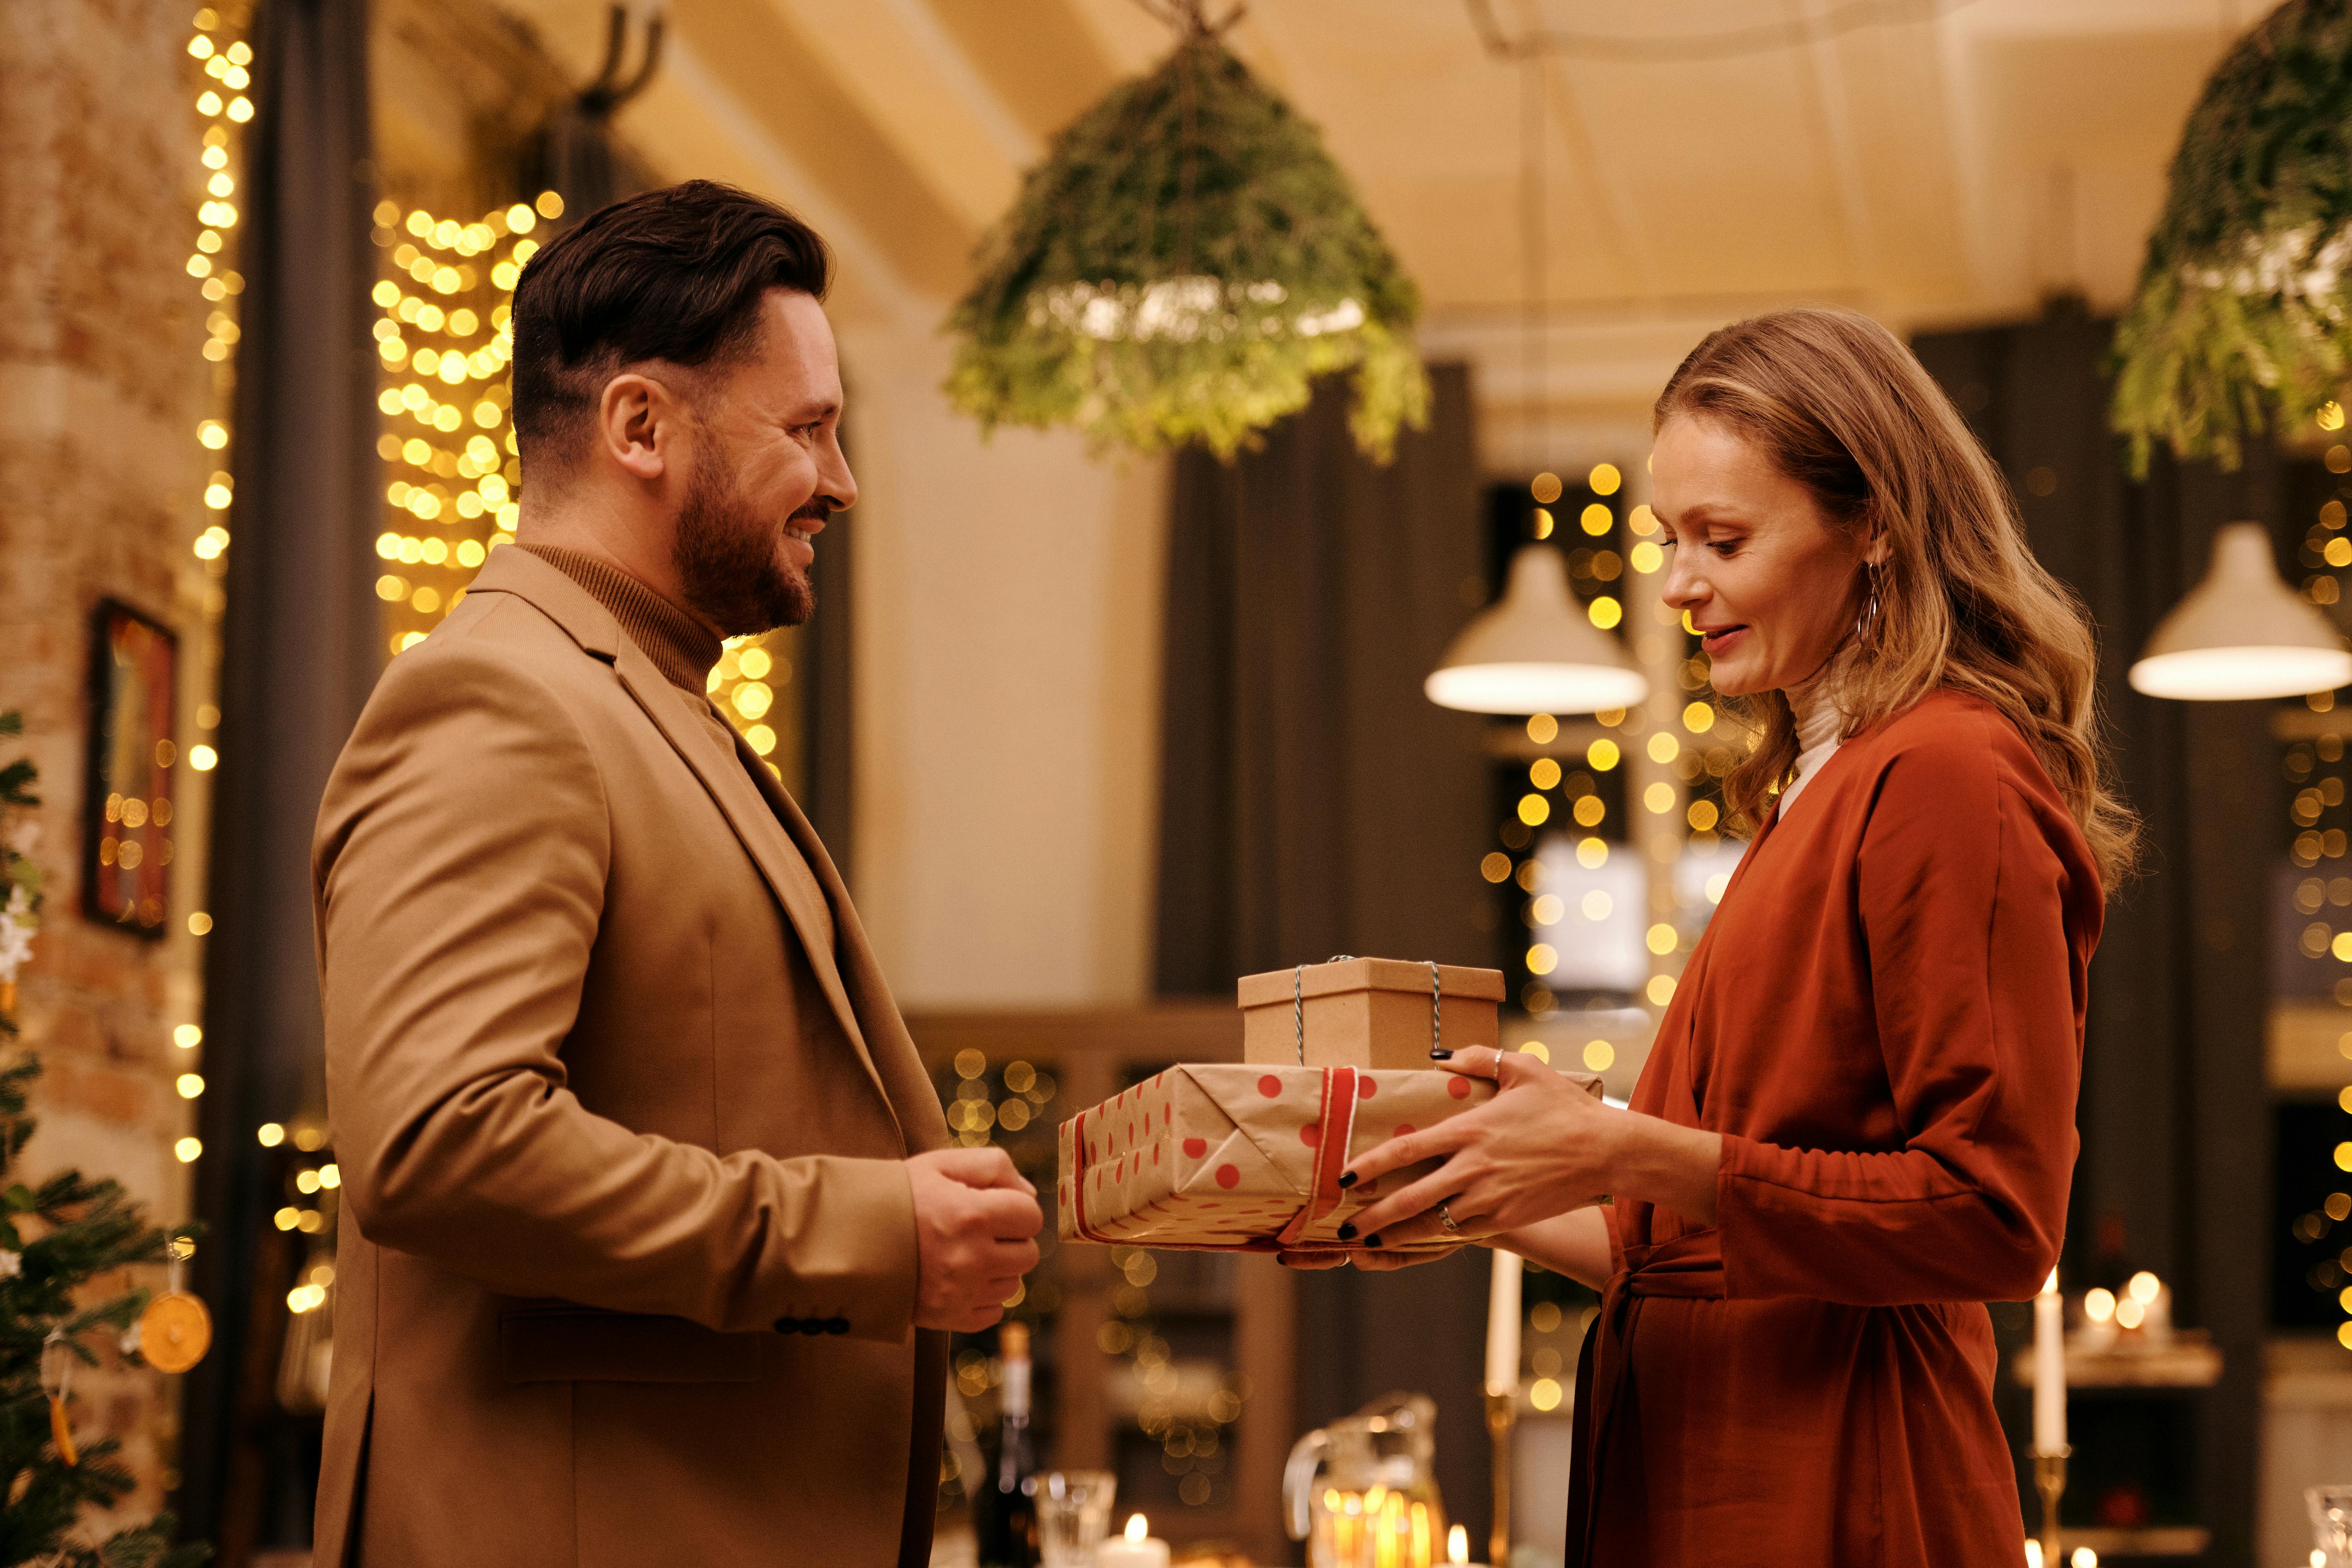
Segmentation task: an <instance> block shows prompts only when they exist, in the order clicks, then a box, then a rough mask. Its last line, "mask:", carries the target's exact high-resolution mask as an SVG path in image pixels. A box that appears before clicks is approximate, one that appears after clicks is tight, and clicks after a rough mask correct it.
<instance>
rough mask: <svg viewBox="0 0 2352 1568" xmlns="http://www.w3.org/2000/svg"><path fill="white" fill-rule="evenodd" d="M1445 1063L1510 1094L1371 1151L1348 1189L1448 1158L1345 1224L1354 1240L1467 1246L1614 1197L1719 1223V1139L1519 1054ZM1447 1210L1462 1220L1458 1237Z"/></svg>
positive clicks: (1356, 1165) (1350, 1173) (1466, 1056)
mask: <svg viewBox="0 0 2352 1568" xmlns="http://www.w3.org/2000/svg"><path fill="white" fill-rule="evenodd" d="M1440 1065H1441V1066H1443V1067H1444V1068H1445V1070H1447V1071H1448V1072H1456V1073H1462V1074H1465V1075H1466V1076H1468V1077H1471V1078H1485V1079H1494V1080H1495V1082H1496V1087H1497V1089H1498V1090H1499V1092H1498V1093H1496V1096H1495V1098H1494V1099H1493V1100H1489V1101H1487V1102H1486V1104H1485V1105H1482V1106H1479V1107H1478V1108H1477V1109H1476V1110H1469V1111H1465V1112H1464V1113H1463V1114H1462V1115H1460V1116H1456V1117H1454V1118H1452V1119H1451V1120H1449V1121H1442V1122H1440V1123H1438V1124H1437V1125H1436V1126H1434V1127H1432V1128H1429V1129H1427V1130H1425V1131H1418V1132H1409V1133H1407V1134H1405V1135H1404V1136H1403V1137H1402V1138H1391V1139H1390V1140H1389V1141H1388V1142H1386V1143H1383V1144H1381V1146H1380V1147H1379V1148H1377V1149H1373V1150H1371V1151H1370V1152H1366V1153H1364V1154H1361V1155H1359V1156H1358V1157H1357V1158H1356V1159H1355V1160H1354V1161H1353V1162H1352V1163H1350V1164H1349V1168H1348V1170H1347V1171H1346V1172H1345V1173H1343V1174H1342V1175H1341V1176H1340V1178H1339V1182H1340V1184H1341V1185H1342V1186H1354V1185H1356V1184H1358V1183H1361V1182H1370V1181H1373V1180H1375V1179H1377V1178H1379V1177H1381V1176H1384V1175H1386V1174H1388V1173H1390V1172H1392V1171H1397V1170H1401V1169H1402V1168H1403V1167H1405V1166H1407V1165H1412V1164H1417V1163H1421V1162H1422V1161H1424V1160H1430V1159H1437V1158H1441V1157H1442V1158H1443V1159H1444V1163H1443V1164H1441V1165H1440V1166H1438V1168H1437V1169H1436V1170H1434V1171H1433V1172H1431V1173H1429V1174H1427V1175H1425V1176H1423V1177H1422V1178H1421V1179H1420V1180H1419V1181H1416V1182H1414V1183H1412V1184H1410V1185H1408V1186H1406V1187H1404V1188H1403V1189H1402V1190H1401V1191H1399V1192H1394V1193H1391V1194H1387V1195H1386V1196H1384V1197H1382V1198H1381V1200H1380V1201H1379V1202H1378V1203H1375V1204H1373V1205H1371V1206H1370V1207H1369V1208H1366V1209H1365V1210H1363V1211H1362V1212H1361V1213H1360V1214H1358V1215H1356V1216H1355V1218H1354V1220H1353V1221H1352V1222H1351V1223H1350V1224H1349V1225H1348V1226H1342V1227H1341V1229H1340V1236H1341V1237H1342V1238H1343V1239H1350V1240H1352V1239H1354V1238H1355V1237H1364V1238H1365V1243H1366V1245H1367V1247H1374V1248H1378V1247H1381V1245H1382V1244H1386V1245H1387V1246H1389V1247H1394V1246H1396V1245H1397V1244H1398V1243H1399V1242H1402V1241H1418V1240H1421V1239H1423V1238H1427V1237H1439V1236H1449V1237H1459V1238H1460V1239H1462V1240H1465V1241H1466V1240H1470V1239H1473V1238H1475V1237H1491V1236H1495V1235H1498V1234H1500V1233H1501V1232H1504V1231H1511V1230H1517V1229H1519V1228H1520V1227H1522V1226H1529V1225H1534V1224H1536V1223H1538V1222H1539V1221H1542V1220H1547V1219H1549V1218H1551V1217H1552V1216H1553V1215H1559V1214H1565V1213H1567V1212H1569V1211H1570V1210H1571V1209H1578V1208H1582V1207H1584V1206H1586V1205H1591V1204H1594V1203H1597V1202H1599V1201H1600V1200H1601V1198H1602V1197H1603V1196H1605V1195H1608V1194H1612V1193H1614V1194H1619V1195H1622V1196H1631V1197H1638V1198H1644V1199H1647V1200H1649V1201H1650V1202H1653V1203H1656V1204H1659V1205H1663V1206H1665V1207H1668V1208H1672V1209H1674V1210H1675V1212H1677V1213H1679V1214H1681V1215H1684V1216H1685V1217H1686V1218H1688V1219H1692V1220H1695V1221H1697V1222H1699V1223H1701V1224H1711V1223H1712V1222H1713V1221H1714V1218H1715V1178H1716V1172H1717V1168H1718V1167H1719V1165H1720V1164H1721V1163H1722V1157H1723V1141H1722V1139H1721V1138H1720V1137H1719V1136H1718V1135H1717V1134H1716V1133H1712V1132H1706V1131H1701V1130H1699V1129H1696V1128H1690V1127H1677V1126H1675V1125H1673V1124H1672V1123H1669V1122H1665V1121H1660V1120H1658V1119H1657V1118H1656V1117H1653V1116H1642V1115H1638V1114H1636V1113H1635V1112H1633V1111H1630V1110H1617V1109H1615V1108H1613V1107H1611V1106H1607V1105H1603V1104H1602V1103H1601V1101H1600V1100H1595V1099H1594V1098H1593V1097H1592V1096H1591V1095H1589V1094H1587V1093H1586V1092H1585V1091H1584V1090H1583V1089H1580V1088H1579V1087H1578V1086H1577V1085H1576V1084H1575V1083H1574V1082H1572V1081H1571V1080H1570V1079H1567V1078H1565V1077H1563V1076H1562V1075H1561V1074H1559V1073H1557V1072H1554V1071H1553V1070H1552V1069H1551V1068H1549V1067H1547V1066H1545V1065H1544V1064H1543V1063H1541V1062H1538V1061H1537V1060H1536V1059H1535V1058H1532V1057H1528V1056H1525V1055H1522V1054H1520V1053H1518V1052H1515V1051H1514V1052H1498V1051H1495V1050H1490V1049H1488V1048H1487V1047H1484V1046H1479V1047H1473V1048H1472V1049H1469V1050H1465V1051H1459V1052H1456V1053H1455V1054H1454V1058H1453V1059H1452V1060H1450V1061H1447V1062H1444V1063H1441V1064H1440ZM1441 1204H1443V1205H1444V1208H1443V1209H1441V1208H1440V1207H1439V1205H1441ZM1446 1217H1451V1218H1452V1220H1453V1221H1454V1228H1453V1230H1452V1231H1450V1232H1449V1231H1448V1230H1447V1229H1446V1227H1445V1225H1444V1219H1445V1218H1446Z"/></svg>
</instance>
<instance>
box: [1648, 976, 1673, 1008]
mask: <svg viewBox="0 0 2352 1568" xmlns="http://www.w3.org/2000/svg"><path fill="white" fill-rule="evenodd" d="M1643 995H1645V996H1647V997H1649V999H1650V1005H1651V1006H1653V1007H1663V1006H1664V1005H1666V1004H1667V1003H1669V1002H1671V1001H1673V1000H1674V999H1675V977H1674V976H1673V975H1671V974H1653V975H1651V976H1650V984H1648V985H1647V986H1646V987H1644V988H1643Z"/></svg>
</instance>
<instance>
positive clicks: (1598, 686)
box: [1422, 663, 1649, 713]
mask: <svg viewBox="0 0 2352 1568" xmlns="http://www.w3.org/2000/svg"><path fill="white" fill-rule="evenodd" d="M1422 689H1423V691H1424V692H1425V693H1426V694H1427V696H1428V698H1429V700H1431V701H1432V702H1434V703H1436V704H1437V705H1438V706H1439V707H1441V708H1457V709H1461V710H1464V711H1465V712H1471V713H1590V712H1591V711H1592V710H1594V709H1596V708H1617V707H1622V706H1624V705H1626V704H1628V703H1633V702H1639V701H1640V700H1642V699H1643V697H1645V696H1647V695H1648V693H1649V682H1648V681H1647V680H1645V679H1643V678H1642V676H1641V674H1640V673H1639V672H1638V671H1635V670H1631V669H1621V668H1615V667H1614V666H1611V665H1601V664H1532V663H1527V664H1470V665H1453V666H1449V667H1447V668H1444V669H1440V670H1436V671H1434V672H1433V673H1432V674H1431V676H1430V678H1429V679H1428V680H1427V681H1425V682H1423V688H1422Z"/></svg>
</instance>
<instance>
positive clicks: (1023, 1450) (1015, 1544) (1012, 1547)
mask: <svg viewBox="0 0 2352 1568" xmlns="http://www.w3.org/2000/svg"><path fill="white" fill-rule="evenodd" d="M997 1352H998V1354H999V1355H1000V1356H1001V1357H1002V1358H1003V1362H1004V1384H1003V1412H1004V1415H1003V1423H1002V1425H1001V1426H999V1428H998V1432H997V1446H996V1475H995V1477H994V1478H993V1481H992V1484H991V1485H988V1486H984V1487H982V1489H981V1494H980V1497H979V1499H978V1500H979V1502H980V1505H981V1506H980V1508H979V1509H978V1510H976V1511H978V1513H979V1514H980V1530H979V1535H980V1568H1037V1563H1038V1561H1039V1556H1038V1548H1037V1458H1036V1455H1035V1453H1034V1451H1033V1450H1032V1449H1031V1447H1030V1444H1029V1327H1028V1325H1027V1324H1025V1323H1007V1324H1005V1325H1004V1327H1003V1328H1002V1329H1000V1330H999V1331H997Z"/></svg>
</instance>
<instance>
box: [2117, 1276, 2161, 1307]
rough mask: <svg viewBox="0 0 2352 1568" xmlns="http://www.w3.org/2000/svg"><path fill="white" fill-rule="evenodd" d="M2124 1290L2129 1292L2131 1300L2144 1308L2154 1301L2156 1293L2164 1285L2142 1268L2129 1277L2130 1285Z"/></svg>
mask: <svg viewBox="0 0 2352 1568" xmlns="http://www.w3.org/2000/svg"><path fill="white" fill-rule="evenodd" d="M2124 1289H2126V1290H2128V1291H2130V1292H2131V1299H2132V1300H2135V1301H2137V1302H2139V1303H2140V1304H2141V1305H2142V1306H2146V1305H2147V1303H2148V1302H2150V1301H2153V1300H2156V1298H2157V1295H2158V1292H2159V1291H2161V1290H2162V1289H2164V1285H2163V1282H2162V1281H2160V1280H2158V1279H2157V1277H2156V1276H2155V1275H2153V1274H2150V1273H2149V1272H2148V1271H2147V1269H2145V1268H2143V1269H2141V1270H2140V1271H2139V1272H2138V1273H2137V1274H2135V1275H2133V1276H2132V1277H2131V1283H2130V1284H2128V1285H2126V1286H2125V1287H2124Z"/></svg>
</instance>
